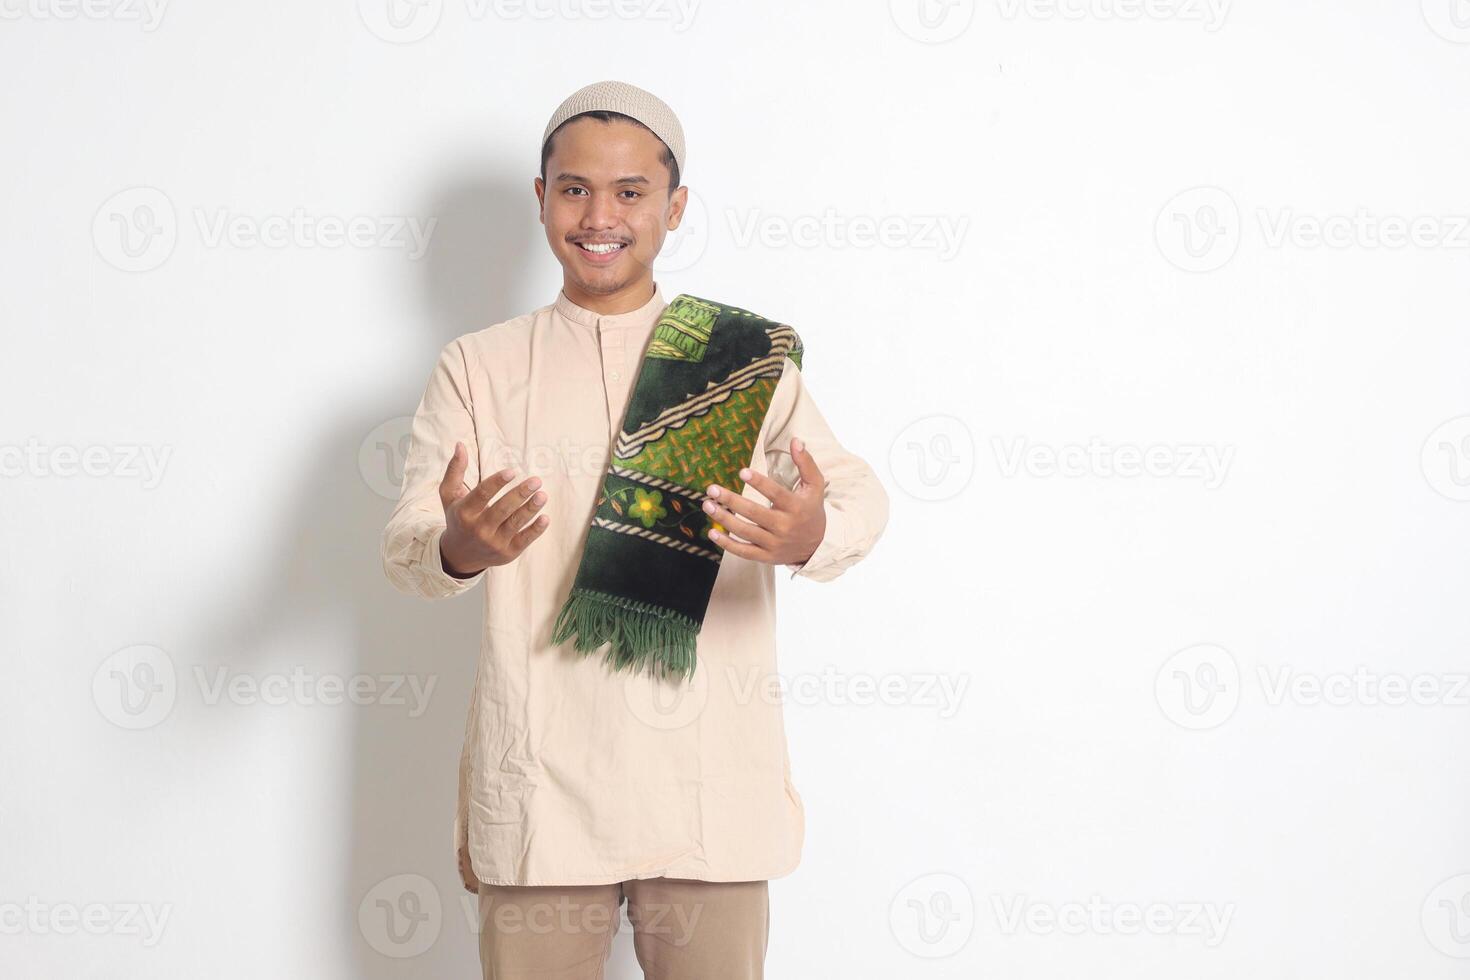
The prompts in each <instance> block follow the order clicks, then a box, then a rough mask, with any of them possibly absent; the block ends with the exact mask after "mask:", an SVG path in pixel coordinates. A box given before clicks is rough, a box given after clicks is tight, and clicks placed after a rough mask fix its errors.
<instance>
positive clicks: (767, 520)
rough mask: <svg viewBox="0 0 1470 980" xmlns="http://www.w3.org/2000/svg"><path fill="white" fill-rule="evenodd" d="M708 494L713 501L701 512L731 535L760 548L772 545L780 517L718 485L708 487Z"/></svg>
mask: <svg viewBox="0 0 1470 980" xmlns="http://www.w3.org/2000/svg"><path fill="white" fill-rule="evenodd" d="M710 494H711V496H712V497H713V499H711V500H706V501H705V502H704V512H705V513H706V514H709V515H710V516H711V517H713V518H714V519H715V520H717V521H719V522H720V523H721V524H723V525H725V528H726V529H727V530H728V531H730V533H732V534H737V535H739V536H740V537H742V538H744V539H745V540H747V541H749V542H751V543H753V544H757V545H760V546H762V547H770V546H771V545H772V544H774V543H775V532H777V531H779V530H780V527H781V521H782V520H783V518H782V517H781V515H780V514H777V513H776V512H775V511H774V510H772V509H771V508H769V507H766V506H764V505H762V504H758V503H756V502H755V501H753V500H747V499H746V498H744V497H742V496H740V495H739V494H737V493H735V492H733V491H731V490H729V489H727V488H725V487H721V486H720V485H719V484H711V485H710Z"/></svg>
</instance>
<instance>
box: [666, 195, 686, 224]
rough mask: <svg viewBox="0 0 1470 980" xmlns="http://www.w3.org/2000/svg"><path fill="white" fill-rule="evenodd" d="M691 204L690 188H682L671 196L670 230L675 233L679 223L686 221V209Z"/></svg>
mask: <svg viewBox="0 0 1470 980" xmlns="http://www.w3.org/2000/svg"><path fill="white" fill-rule="evenodd" d="M688 204H689V188H688V187H680V188H679V189H678V190H676V191H674V193H673V194H671V195H669V220H668V229H669V231H674V230H675V229H677V228H678V227H679V223H680V222H682V221H683V220H684V208H685V207H686V206H687V205H688Z"/></svg>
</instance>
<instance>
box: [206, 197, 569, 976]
mask: <svg viewBox="0 0 1470 980" xmlns="http://www.w3.org/2000/svg"><path fill="white" fill-rule="evenodd" d="M435 201H436V206H435V207H434V214H435V215H437V216H438V217H439V222H438V224H437V226H436V227H435V229H434V234H433V237H432V238H431V240H430V246H429V250H428V252H427V254H426V256H425V257H424V259H423V260H422V262H423V269H422V273H423V275H422V281H423V285H424V290H425V293H424V297H423V298H424V306H425V310H426V314H427V315H426V316H425V318H424V319H423V321H422V322H421V324H420V325H419V326H418V327H417V328H416V327H414V326H413V325H407V326H406V327H405V329H407V330H417V333H418V336H417V338H416V349H414V350H413V352H412V353H411V355H410V356H409V358H408V359H406V360H405V362H404V363H403V364H402V365H401V366H400V367H399V368H398V369H396V370H395V371H394V374H393V376H392V377H379V378H365V379H363V383H362V385H361V391H362V392H363V393H364V395H363V398H362V400H361V402H360V403H359V404H356V405H349V406H345V407H344V408H343V409H342V411H341V413H340V414H339V415H337V416H336V418H335V419H323V420H321V433H320V438H319V440H318V444H317V451H316V452H315V453H314V454H313V455H312V456H311V458H312V459H314V460H316V461H318V465H317V467H316V469H315V470H313V471H311V472H308V473H307V474H306V475H305V477H304V478H303V480H302V482H301V484H300V486H299V487H298V488H297V491H296V498H295V503H294V510H293V514H294V517H293V518H292V519H291V520H290V521H289V522H288V523H287V525H286V526H284V527H283V528H282V529H281V534H280V535H279V541H280V555H279V559H278V564H277V567H278V568H281V569H282V570H283V572H284V574H282V575H281V576H279V577H278V578H276V579H275V580H274V581H272V582H269V583H259V584H258V585H257V587H256V588H255V591H254V592H253V593H247V594H246V595H236V596H234V597H233V598H232V601H231V603H230V605H231V607H233V608H235V609H239V610H243V612H240V613H235V614H231V616H230V617H229V619H228V621H227V622H226V623H225V624H224V625H223V626H222V627H220V629H219V633H218V635H216V636H214V637H211V638H209V642H207V643H205V644H203V645H202V646H201V649H205V650H210V651H214V656H216V657H218V658H219V660H220V662H221V664H223V665H228V666H230V667H232V668H236V669H243V668H245V667H246V665H247V664H249V665H250V669H268V670H276V669H281V670H286V671H289V670H290V669H291V667H292V666H293V665H294V663H302V662H306V664H307V666H308V668H309V669H314V670H325V669H328V668H325V667H323V666H322V665H320V664H312V663H310V658H309V656H306V655H298V656H295V657H293V658H292V660H293V663H283V664H272V665H268V666H266V665H261V664H251V663H250V662H251V661H258V660H260V659H261V658H262V657H264V656H265V654H264V653H263V651H264V650H266V649H269V648H270V647H273V646H281V645H285V646H291V647H295V648H298V649H309V647H310V644H311V642H312V636H313V635H315V634H316V633H317V632H318V631H319V630H320V629H321V627H322V624H323V623H329V624H335V623H345V624H350V630H351V632H352V634H353V637H354V645H353V648H352V649H353V650H354V652H355V658H354V659H353V660H351V661H349V662H348V663H347V664H346V665H345V667H344V668H343V669H344V671H345V672H346V673H347V674H348V675H349V676H353V677H364V678H381V677H384V676H390V677H391V676H393V675H399V676H407V677H408V678H409V679H410V680H411V682H412V683H413V684H417V685H418V687H419V689H420V690H421V691H422V690H428V691H429V696H428V698H427V699H426V700H427V707H426V709H424V710H423V711H422V713H421V714H418V715H417V716H416V717H415V716H413V713H414V712H415V711H416V710H418V708H416V707H415V704H416V702H422V701H423V700H425V699H423V698H422V697H421V696H420V695H419V694H416V693H415V691H414V689H413V688H412V686H411V684H404V685H403V687H402V688H401V689H400V690H399V691H397V692H396V695H397V696H398V697H400V698H402V699H404V700H405V701H407V702H408V703H407V704H406V705H397V706H390V705H383V704H370V705H365V706H360V707H356V708H354V709H352V711H351V714H350V717H351V718H352V724H353V729H352V748H351V751H352V756H351V760H350V762H348V765H350V767H351V769H350V780H351V792H352V799H351V805H350V809H349V810H348V811H347V812H348V814H349V817H348V821H347V823H346V825H340V824H337V823H334V820H335V815H336V814H338V813H340V812H342V811H341V810H340V809H335V808H331V809H328V808H324V809H322V810H320V811H318V812H311V811H310V810H306V811H303V812H302V813H301V814H300V819H301V824H302V831H301V833H300V834H299V835H298V836H297V839H296V841H293V842H290V844H288V846H292V845H300V846H302V847H303V848H304V847H306V846H307V844H308V843H309V842H311V841H316V840H322V839H328V840H330V839H333V838H334V837H335V838H336V839H339V840H340V841H341V845H340V850H338V851H336V852H329V853H327V854H325V855H321V857H322V858H323V860H321V861H320V862H313V861H312V860H311V857H312V856H313V855H310V854H307V855H304V859H303V862H302V864H301V870H300V873H301V875H303V876H306V875H320V874H323V873H329V872H330V870H331V869H333V868H336V867H345V868H346V874H345V876H344V877H343V879H342V880H341V882H340V885H339V891H338V892H337V896H336V900H335V901H336V908H335V914H334V916H332V917H331V918H333V919H334V920H335V921H336V922H337V923H338V924H339V931H337V932H336V934H335V935H333V936H330V937H328V936H318V937H310V938H307V939H303V940H302V941H303V943H305V945H307V946H308V947H313V948H316V949H318V950H320V951H321V955H322V957H323V960H322V961H319V962H318V963H317V964H316V966H317V967H318V968H326V971H325V972H331V973H334V974H335V973H336V972H337V967H336V964H335V963H332V962H331V957H332V956H333V951H334V950H342V951H343V955H350V956H351V957H352V959H353V961H354V962H353V965H352V967H351V968H350V969H351V973H350V975H352V976H356V977H362V978H367V980H386V978H399V977H422V976H435V977H477V976H479V975H480V972H479V960H478V952H477V949H476V945H475V936H474V933H473V929H474V928H475V927H476V923H475V922H474V919H473V916H474V910H475V899H474V897H473V896H471V895H470V894H469V893H468V892H466V891H465V890H464V888H463V887H462V886H461V885H460V882H459V875H458V872H457V869H456V866H455V862H454V855H453V853H452V850H451V826H452V820H453V815H454V803H455V796H456V789H457V785H458V782H457V780H458V771H459V754H460V748H461V745H462V742H463V736H464V726H465V718H466V713H467V711H468V706H469V698H470V688H471V685H472V683H473V681H474V677H475V667H476V661H477V658H478V654H479V636H480V617H481V615H482V602H483V599H482V598H481V596H480V594H479V592H478V591H472V592H469V593H466V594H465V595H462V596H459V597H457V598H455V599H450V600H443V601H435V602H428V601H424V600H421V599H416V598H411V597H408V596H403V595H400V594H399V593H397V592H396V591H394V590H393V588H392V586H391V585H389V583H388V581H387V579H386V578H385V577H384V575H383V572H382V565H381V559H380V553H379V540H380V536H381V534H382V530H383V526H384V524H385V523H386V521H387V519H388V515H389V512H390V510H391V509H392V506H393V502H394V499H396V495H397V485H398V483H399V482H400V481H401V478H402V459H403V446H402V445H401V443H400V442H399V441H398V440H397V439H396V438H394V437H392V435H391V434H392V433H395V432H396V433H399V434H402V435H406V433H407V427H406V425H400V426H397V427H395V426H394V425H392V424H389V425H387V426H385V425H384V424H385V423H390V421H391V420H394V419H398V418H400V417H404V416H411V415H412V413H413V411H414V409H415V407H416V406H417V404H418V400H419V397H420V395H421V394H422V393H423V386H424V383H425V382H426V381H427V379H428V377H429V371H430V369H431V368H432V367H433V365H434V360H435V357H436V356H437V354H438V352H439V349H440V348H441V347H442V346H443V345H444V344H445V343H448V342H449V341H450V340H452V339H454V338H455V337H456V336H459V335H460V334H463V333H468V332H470V331H473V330H478V329H482V328H484V327H486V326H489V325H490V324H493V323H497V322H500V321H502V320H506V319H509V318H511V317H513V316H517V315H519V314H522V313H525V312H528V311H530V310H532V309H535V308H536V307H538V306H542V305H544V304H546V303H548V302H550V299H551V297H547V296H539V295H536V296H533V295H530V293H531V290H530V289H529V288H528V286H527V283H528V282H529V281H534V280H535V279H536V277H534V276H532V275H529V270H530V268H531V267H532V266H533V264H534V263H536V262H539V261H540V255H541V254H542V253H541V249H542V248H544V246H543V245H542V244H541V242H540V240H539V239H538V238H537V237H535V236H536V233H537V231H538V230H539V226H537V225H536V224H535V220H536V218H535V210H534V208H535V199H534V197H532V194H531V188H530V179H529V178H524V179H523V178H516V179H514V180H512V179H509V178H500V177H495V178H485V177H479V178H475V179H468V180H447V181H445V182H444V184H443V186H442V190H441V191H440V193H438V194H437V195H436V197H435ZM367 288H372V287H371V284H370V283H369V284H367ZM379 427H383V428H382V429H381V430H380V428H379ZM375 431H381V432H383V433H388V435H385V436H384V437H383V438H382V439H380V440H378V443H379V444H377V445H374V444H372V440H369V435H370V434H372V433H374V432H375ZM374 438H376V437H374ZM365 440H366V441H367V442H366V443H365ZM360 454H361V456H362V457H363V459H364V460H365V461H366V462H362V463H360V461H359V460H360ZM380 466H381V469H379V468H378V467H380ZM385 488H386V489H385ZM390 494H391V495H392V496H391V498H390ZM293 634H294V637H293ZM206 666H211V665H206ZM430 682H432V683H433V685H434V686H433V687H432V688H428V687H427V685H428V684H429V683H430ZM378 690H379V691H380V692H383V693H388V689H387V687H386V686H380V687H379V688H378ZM312 757H313V753H310V752H303V753H302V757H301V758H300V759H299V760H298V759H283V760H282V762H283V765H285V766H290V765H293V764H297V765H299V764H301V763H303V762H305V760H306V759H309V758H312ZM344 775H346V774H343V773H341V772H340V771H337V770H333V771H329V772H328V771H324V772H321V773H318V774H316V776H315V778H314V779H313V778H312V777H311V776H310V775H309V774H308V777H307V778H309V779H312V781H311V783H310V785H319V786H323V787H327V786H335V785H338V784H340V783H342V782H343V781H344V780H343V776H344ZM297 781H298V777H296V776H295V775H294V774H293V775H291V776H288V777H287V778H286V779H285V780H284V782H287V783H295V782H297ZM314 823H315V824H317V825H318V826H311V825H312V824H314ZM425 880H426V881H425ZM426 882H427V883H426ZM436 905H437V907H438V909H439V913H438V915H437V916H431V915H429V913H430V912H431V911H432V909H433V908H434V907H435V906H436ZM364 907H365V909H366V910H365V911H364V912H363V914H362V918H363V922H362V923H360V921H359V910H360V909H363V908H364ZM292 908H293V905H292V902H291V901H290V900H289V898H288V899H287V900H285V901H283V902H281V903H280V904H279V905H277V906H276V911H277V913H278V914H279V915H280V916H281V918H282V920H283V921H280V922H278V923H268V922H257V923H256V927H257V928H265V929H270V928H278V929H279V930H280V934H282V935H291V934H293V933H299V932H300V931H301V923H300V922H293V921H289V916H290V911H291V909H292ZM435 937H437V938H435ZM424 940H431V941H429V942H428V943H427V944H426V945H427V948H423V949H422V950H421V951H419V947H421V946H424V945H425V942H424ZM347 950H350V951H351V952H350V953H347V952H346V951H347Z"/></svg>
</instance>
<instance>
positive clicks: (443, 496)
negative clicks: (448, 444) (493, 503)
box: [439, 442, 470, 510]
mask: <svg viewBox="0 0 1470 980" xmlns="http://www.w3.org/2000/svg"><path fill="white" fill-rule="evenodd" d="M469 465H470V454H469V451H468V450H467V449H465V447H464V443H462V442H456V443H455V444H454V452H453V453H452V454H451V455H450V457H449V465H448V466H446V467H445V468H444V479H443V480H441V481H439V502H440V503H441V504H443V505H444V509H445V510H448V509H449V505H450V504H452V503H454V502H455V501H456V500H458V499H459V498H460V497H463V496H464V495H465V494H466V493H468V492H469V491H468V490H467V489H466V488H465V485H464V472H465V470H466V469H467V468H468V467H469Z"/></svg>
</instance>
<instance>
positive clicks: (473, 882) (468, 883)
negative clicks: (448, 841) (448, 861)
mask: <svg viewBox="0 0 1470 980" xmlns="http://www.w3.org/2000/svg"><path fill="white" fill-rule="evenodd" d="M459 881H460V884H462V885H464V887H465V891H467V892H474V893H477V894H478V893H479V891H480V879H479V878H477V877H475V867H474V865H473V864H471V863H470V855H469V852H468V851H466V850H465V849H464V848H462V847H461V848H460V849H459Z"/></svg>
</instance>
